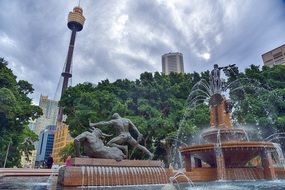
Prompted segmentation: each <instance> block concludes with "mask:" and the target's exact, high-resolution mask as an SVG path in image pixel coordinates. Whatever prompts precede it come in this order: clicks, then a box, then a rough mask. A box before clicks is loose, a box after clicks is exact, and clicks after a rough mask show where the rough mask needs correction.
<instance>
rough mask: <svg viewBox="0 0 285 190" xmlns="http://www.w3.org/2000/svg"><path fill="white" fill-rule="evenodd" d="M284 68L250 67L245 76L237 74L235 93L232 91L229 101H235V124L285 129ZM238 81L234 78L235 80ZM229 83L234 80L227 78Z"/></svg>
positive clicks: (280, 66)
mask: <svg viewBox="0 0 285 190" xmlns="http://www.w3.org/2000/svg"><path fill="white" fill-rule="evenodd" d="M284 72H285V66H284V65H275V66H274V67H272V68H269V67H263V68H262V69H260V68H259V67H258V66H255V65H251V66H250V67H249V68H247V69H246V70H245V73H239V74H238V80H239V81H240V83H237V84H238V85H240V86H242V87H243V88H240V89H239V90H238V91H235V92H233V91H234V90H233V88H235V87H236V86H234V87H233V88H232V89H231V90H232V92H231V97H230V98H231V100H232V101H233V102H235V111H234V113H233V118H234V119H235V120H236V121H237V122H238V123H244V124H245V123H246V124H253V125H260V126H264V127H266V126H273V127H276V128H277V129H278V130H284V127H285V123H284V115H285V103H284V100H285V77H284ZM236 78H237V77H236ZM229 81H233V77H232V76H230V78H229Z"/></svg>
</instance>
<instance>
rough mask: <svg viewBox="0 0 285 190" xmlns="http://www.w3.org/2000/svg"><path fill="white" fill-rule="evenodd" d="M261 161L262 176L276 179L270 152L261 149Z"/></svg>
mask: <svg viewBox="0 0 285 190" xmlns="http://www.w3.org/2000/svg"><path fill="white" fill-rule="evenodd" d="M261 161H262V167H263V172H264V178H265V179H268V180H272V179H276V176H275V171H274V166H273V160H272V156H271V153H270V152H269V151H267V150H264V151H262V153H261Z"/></svg>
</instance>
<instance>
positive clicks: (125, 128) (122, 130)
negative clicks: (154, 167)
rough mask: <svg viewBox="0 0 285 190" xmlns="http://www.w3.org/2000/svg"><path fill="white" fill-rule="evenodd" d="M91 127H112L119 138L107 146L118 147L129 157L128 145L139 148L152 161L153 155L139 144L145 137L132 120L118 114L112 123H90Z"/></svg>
mask: <svg viewBox="0 0 285 190" xmlns="http://www.w3.org/2000/svg"><path fill="white" fill-rule="evenodd" d="M89 125H90V127H99V126H105V125H111V126H112V127H113V128H115V129H116V131H117V133H118V136H116V137H114V138H113V139H111V140H110V141H109V142H108V143H107V145H108V146H111V147H117V148H119V149H121V150H123V151H124V152H125V154H126V155H128V146H127V145H125V144H126V143H128V144H130V145H131V146H133V147H135V148H138V149H139V150H141V151H143V152H144V153H145V154H147V155H148V158H149V159H150V160H151V159H152V158H153V154H152V153H151V152H150V151H149V150H148V149H147V148H146V147H144V146H142V145H140V144H139V142H140V141H141V140H142V137H143V135H142V134H141V133H140V132H139V130H138V129H137V127H136V126H135V125H134V124H133V123H132V122H131V120H129V119H127V118H122V117H121V116H120V115H119V114H118V113H114V114H113V116H112V119H111V120H110V121H101V122H98V123H90V124H89ZM129 128H132V129H133V130H134V131H135V132H136V133H137V135H138V138H137V140H135V139H134V138H133V137H132V136H131V134H130V132H129Z"/></svg>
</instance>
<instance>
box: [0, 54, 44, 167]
mask: <svg viewBox="0 0 285 190" xmlns="http://www.w3.org/2000/svg"><path fill="white" fill-rule="evenodd" d="M7 65H8V62H7V61H5V60H4V59H3V58H0V166H3V164H4V161H5V157H6V151H7V148H8V145H9V144H10V151H9V154H8V159H7V163H6V167H12V166H17V167H20V158H21V155H22V153H24V154H25V155H26V156H27V159H28V155H29V154H30V152H31V150H33V149H34V146H33V144H32V142H34V141H36V140H37V136H36V134H34V133H33V132H32V131H31V130H30V129H29V128H28V123H29V121H30V120H33V119H36V118H37V117H39V116H40V115H41V114H42V111H41V109H40V107H38V106H35V105H32V100H31V99H30V98H29V97H28V96H27V95H28V94H30V93H32V92H33V88H32V85H31V84H30V83H28V82H27V81H23V80H19V81H17V80H16V78H17V77H16V76H15V75H14V74H13V72H12V70H11V69H9V68H8V67H7Z"/></svg>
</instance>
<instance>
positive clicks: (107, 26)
mask: <svg viewBox="0 0 285 190" xmlns="http://www.w3.org/2000/svg"><path fill="white" fill-rule="evenodd" d="M77 4H78V1H76V0H68V1H67V0H46V1H35V0H0V7H1V10H2V11H1V12H0V57H4V58H5V59H6V60H7V61H8V62H9V67H10V68H12V69H13V71H14V73H15V74H16V75H17V76H18V79H24V80H28V81H29V82H30V83H32V84H33V87H34V88H35V93H34V94H33V95H31V97H32V98H33V100H34V102H38V99H39V96H40V94H43V95H48V96H49V97H54V95H55V91H56V88H57V84H58V81H59V76H60V73H61V71H62V68H63V64H64V63H65V59H66V54H67V48H68V43H69V38H70V31H69V29H68V28H67V26H66V21H67V15H68V12H69V11H70V10H72V8H73V7H74V6H75V5H77ZM81 7H82V8H83V10H84V15H85V17H86V22H85V25H84V28H83V30H82V31H81V32H80V33H78V35H77V39H76V44H75V51H74V57H73V58H74V59H73V79H72V82H73V85H74V84H77V83H82V82H85V81H89V82H92V83H97V82H99V81H101V80H104V79H106V78H108V79H109V80H111V81H114V80H116V79H119V78H129V79H136V78H139V74H140V73H142V72H144V71H148V72H155V71H159V72H160V71H161V55H162V54H164V53H168V52H177V51H178V52H181V53H183V55H184V64H185V71H186V72H193V71H198V72H200V71H204V70H207V69H212V67H213V64H216V63H217V64H219V65H228V64H236V65H237V66H238V67H239V68H240V69H241V70H243V69H244V68H246V67H247V66H249V65H251V64H256V65H262V59H261V54H263V53H265V52H267V51H269V50H271V49H273V48H275V47H278V46H280V45H282V44H285V32H284V29H285V1H284V0H283V1H282V0H82V1H81Z"/></svg>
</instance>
